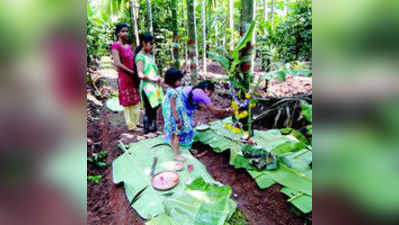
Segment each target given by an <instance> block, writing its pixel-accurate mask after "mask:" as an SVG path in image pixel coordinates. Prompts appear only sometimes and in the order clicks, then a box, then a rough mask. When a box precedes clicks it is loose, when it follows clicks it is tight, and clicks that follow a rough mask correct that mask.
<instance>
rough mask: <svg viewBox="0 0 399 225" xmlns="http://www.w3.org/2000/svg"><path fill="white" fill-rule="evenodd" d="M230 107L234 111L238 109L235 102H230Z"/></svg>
mask: <svg viewBox="0 0 399 225" xmlns="http://www.w3.org/2000/svg"><path fill="white" fill-rule="evenodd" d="M231 107H232V108H233V109H234V110H237V109H238V105H237V102H235V101H232V102H231Z"/></svg>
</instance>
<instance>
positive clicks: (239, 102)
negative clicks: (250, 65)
mask: <svg viewBox="0 0 399 225" xmlns="http://www.w3.org/2000/svg"><path fill="white" fill-rule="evenodd" d="M255 25H256V22H255V21H252V23H251V24H250V26H249V28H248V30H247V32H246V33H245V34H244V35H243V36H242V38H241V40H240V42H239V43H238V44H237V45H236V47H235V48H234V49H233V51H230V52H229V51H228V50H226V49H225V54H224V55H221V54H218V53H215V52H210V53H209V57H210V58H211V59H212V60H214V61H217V62H219V63H220V65H222V66H223V68H224V69H225V71H226V72H227V74H228V78H227V80H228V81H229V83H230V85H229V88H230V91H231V94H232V97H233V101H232V107H233V109H234V112H235V113H234V116H233V122H234V125H235V127H236V128H237V126H239V127H240V130H241V129H243V128H245V126H244V124H243V122H247V123H248V124H247V126H246V128H247V129H246V131H244V134H248V135H249V136H252V135H253V132H252V122H251V120H252V115H251V108H253V107H254V104H255V100H251V95H252V94H253V93H254V91H255V89H254V88H253V87H252V86H251V85H250V84H252V83H253V79H254V76H253V74H247V75H244V74H243V72H242V71H241V69H240V68H239V65H240V64H241V63H243V62H245V61H246V60H247V59H244V58H242V59H240V51H242V50H243V49H244V48H245V47H247V44H248V42H249V41H251V39H252V35H253V34H254V31H255ZM237 90H238V92H237Z"/></svg>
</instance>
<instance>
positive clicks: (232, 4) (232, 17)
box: [229, 0, 234, 51]
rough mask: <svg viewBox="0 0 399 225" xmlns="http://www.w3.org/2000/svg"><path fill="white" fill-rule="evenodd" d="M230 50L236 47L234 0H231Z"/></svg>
mask: <svg viewBox="0 0 399 225" xmlns="http://www.w3.org/2000/svg"><path fill="white" fill-rule="evenodd" d="M229 30H230V51H233V49H234V33H233V32H234V0H229Z"/></svg>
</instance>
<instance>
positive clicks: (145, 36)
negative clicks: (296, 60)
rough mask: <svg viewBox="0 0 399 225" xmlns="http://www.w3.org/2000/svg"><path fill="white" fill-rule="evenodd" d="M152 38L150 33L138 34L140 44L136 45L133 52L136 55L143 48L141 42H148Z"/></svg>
mask: <svg viewBox="0 0 399 225" xmlns="http://www.w3.org/2000/svg"><path fill="white" fill-rule="evenodd" d="M153 40H154V37H153V36H152V35H151V34H150V33H145V34H142V35H140V45H139V46H137V48H136V51H135V52H134V53H135V54H136V55H137V53H139V52H140V51H141V49H143V43H144V42H145V43H150V42H151V41H153Z"/></svg>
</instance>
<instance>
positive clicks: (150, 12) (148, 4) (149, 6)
mask: <svg viewBox="0 0 399 225" xmlns="http://www.w3.org/2000/svg"><path fill="white" fill-rule="evenodd" d="M146 3H147V8H148V20H149V29H148V30H149V32H150V33H151V34H152V33H153V32H154V28H153V26H152V10H151V1H150V0H146Z"/></svg>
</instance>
